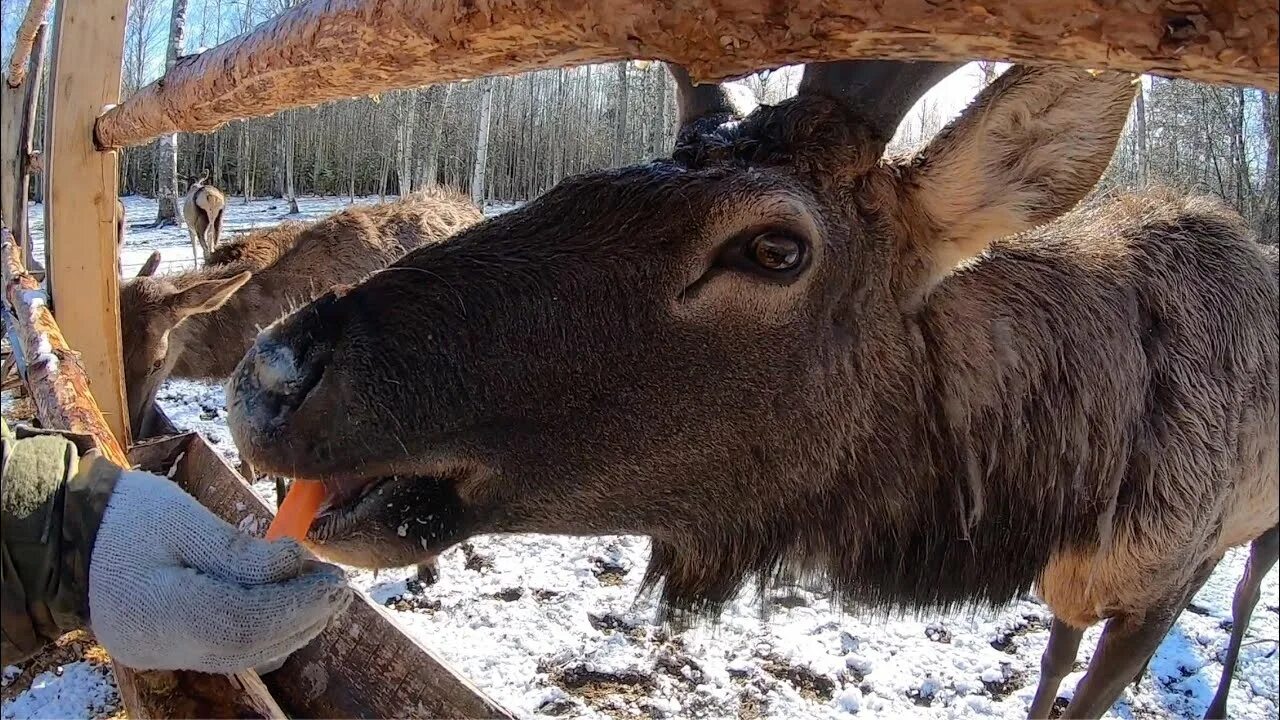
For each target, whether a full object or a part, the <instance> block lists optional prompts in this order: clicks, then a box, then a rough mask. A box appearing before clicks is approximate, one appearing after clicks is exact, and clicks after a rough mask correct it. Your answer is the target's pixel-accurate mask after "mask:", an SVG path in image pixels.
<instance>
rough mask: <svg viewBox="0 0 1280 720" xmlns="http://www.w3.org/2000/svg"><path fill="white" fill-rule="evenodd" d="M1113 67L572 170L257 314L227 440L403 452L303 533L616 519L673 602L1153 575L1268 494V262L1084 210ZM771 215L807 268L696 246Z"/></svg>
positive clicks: (1180, 568) (1184, 573) (1219, 212)
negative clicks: (338, 514)
mask: <svg viewBox="0 0 1280 720" xmlns="http://www.w3.org/2000/svg"><path fill="white" fill-rule="evenodd" d="M1132 82H1133V80H1132V78H1131V77H1126V76H1122V75H1118V74H1112V73H1101V74H1091V73H1088V72H1085V71H1080V70H1072V69H1064V68H1036V69H1029V68H1015V69H1013V70H1011V71H1009V73H1007V74H1006V75H1005V76H1003V77H1002V78H1001V79H999V80H998V81H996V82H995V83H994V84H993V85H992V86H991V87H989V88H988V89H986V90H985V91H984V92H983V93H982V94H981V95H980V96H979V98H978V99H977V100H976V101H975V102H974V104H973V105H972V106H971V107H970V109H969V110H967V111H966V112H965V114H964V115H963V116H962V117H961V118H959V119H958V120H957V121H956V122H955V123H953V124H952V125H951V126H950V127H949V128H947V129H945V130H944V131H942V132H941V133H940V134H939V136H938V137H937V138H936V139H935V140H934V141H933V143H932V144H930V145H929V146H928V147H926V148H925V149H924V150H922V151H921V152H920V153H919V154H917V155H915V156H912V157H908V158H902V159H890V160H885V159H882V158H881V151H882V149H883V147H882V145H881V144H877V143H875V142H873V141H872V140H871V139H870V134H869V133H867V132H865V131H864V128H863V127H862V126H861V125H860V124H859V117H858V116H857V115H856V114H855V113H852V112H850V111H849V110H847V109H846V108H845V107H844V106H841V105H839V104H838V103H836V102H834V101H833V100H832V99H831V98H829V97H825V96H822V95H819V94H811V95H807V96H800V97H796V98H793V99H791V100H787V101H785V102H783V103H780V104H779V105H777V106H772V107H761V108H759V109H757V110H756V111H755V112H754V113H752V114H751V115H750V116H748V117H746V118H743V119H742V120H741V121H739V122H726V123H719V122H717V123H708V124H706V125H705V126H702V127H699V128H697V129H696V131H692V132H685V133H682V134H681V145H680V146H679V147H677V148H676V151H675V153H674V156H673V158H671V159H662V160H658V161H655V162H652V163H649V164H646V165H640V166H634V167H629V168H623V169H619V170H612V171H607V172H601V173H594V174H590V175H584V176H580V177H576V178H571V179H569V180H566V181H565V182H563V183H561V184H560V185H559V186H557V187H556V188H555V189H553V190H551V191H550V192H548V193H547V194H546V195H544V196H543V197H541V198H539V199H537V200H536V201H534V202H531V203H529V204H528V205H526V206H524V207H522V208H520V209H517V210H515V211H512V212H510V213H507V214H505V215H503V216H500V217H498V218H494V219H492V220H489V221H487V222H485V223H482V224H480V225H477V226H475V227H473V228H471V229H469V230H467V231H464V232H462V233H460V234H458V235H456V236H454V237H453V238H451V239H449V240H448V241H446V242H443V243H440V244H436V245H432V246H428V247H424V248H421V249H419V250H417V251H415V252H413V253H410V254H409V255H408V256H406V257H405V258H404V259H402V260H401V261H399V262H397V263H395V264H394V265H393V266H391V267H390V268H388V270H387V271H384V272H381V273H378V274H376V275H374V276H372V277H371V278H369V279H368V280H367V281H365V282H363V283H361V284H359V285H357V286H355V287H353V288H348V289H343V290H342V291H340V292H336V293H332V294H327V295H325V296H324V297H322V298H320V299H318V300H317V301H315V302H314V303H312V304H310V305H308V306H306V307H304V308H302V309H300V310H299V311H298V312H296V313H294V314H293V315H291V316H290V317H288V318H286V319H285V320H283V321H281V322H280V323H277V324H276V325H274V326H272V327H271V328H269V329H268V330H267V331H265V332H264V333H263V335H262V336H261V337H260V338H259V339H258V341H257V344H256V346H255V348H254V349H253V350H250V352H249V353H248V354H247V355H246V357H245V358H244V360H243V361H242V363H241V365H240V367H239V369H238V370H237V372H236V374H235V376H234V378H233V380H232V383H231V386H230V387H231V395H230V396H229V400H230V416H231V417H230V420H231V428H232V432H233V434H234V435H235V437H236V440H237V445H238V446H239V447H240V448H241V449H242V451H243V452H245V453H246V454H247V455H248V456H249V457H251V458H252V459H253V461H254V462H255V463H258V464H260V465H262V466H264V467H266V468H268V469H279V470H281V471H289V470H293V471H296V472H298V473H300V474H302V475H305V476H307V477H312V478H319V479H328V480H330V481H332V482H333V483H335V484H339V485H340V484H342V483H344V482H357V481H360V480H363V479H367V478H372V477H375V476H388V477H393V478H394V479H392V480H389V481H388V482H387V484H385V485H383V486H381V487H382V490H383V492H384V494H382V495H379V496H378V497H377V498H376V499H370V500H368V501H366V502H362V503H360V504H358V505H357V506H356V508H355V510H353V512H356V513H358V517H359V522H357V523H351V524H350V526H349V527H347V528H345V533H333V534H331V535H328V536H326V537H325V538H323V542H321V544H320V549H321V550H322V551H323V552H326V553H329V554H331V555H332V556H334V557H337V558H341V559H343V560H345V561H348V562H356V563H359V564H364V565H371V566H378V565H389V564H406V563H408V562H413V561H414V560H415V559H416V558H417V557H419V556H426V555H429V554H431V553H434V552H438V551H439V550H440V549H441V548H442V547H445V546H448V545H449V544H451V543H454V542H457V541H460V540H462V539H465V538H466V537H467V536H470V535H473V534H476V533H491V532H546V533H568V534H606V533H610V534H611V533H636V534H644V535H648V536H650V537H651V538H652V540H653V554H652V559H651V564H650V567H649V571H648V581H649V583H650V584H651V585H652V586H655V587H657V588H659V590H660V593H661V595H662V598H663V600H664V601H665V602H666V603H667V605H668V606H669V607H670V608H672V609H674V610H677V611H686V610H694V611H704V612H714V611H715V610H716V609H718V608H719V606H720V605H721V604H723V603H724V602H726V601H727V600H729V599H730V598H732V597H733V596H734V595H735V593H737V592H738V591H739V589H740V588H741V587H742V586H743V584H744V583H745V582H747V581H749V580H759V581H760V582H762V583H767V582H769V581H770V579H772V578H773V577H774V576H776V575H777V574H778V573H780V572H785V573H787V574H788V575H790V576H796V575H799V576H808V577H811V578H823V579H825V580H826V581H828V582H830V584H831V585H832V586H833V587H834V589H835V590H836V591H837V592H838V593H839V596H840V597H842V598H844V599H845V600H847V601H850V602H853V603H857V604H860V605H865V606H870V607H875V608H881V609H890V608H908V609H922V608H930V609H944V610H945V609H952V608H954V607H957V606H962V605H968V604H980V605H992V606H998V605H1002V604H1005V603H1008V602H1010V601H1011V600H1013V599H1014V598H1016V597H1017V596H1018V595H1019V594H1020V593H1023V592H1026V591H1028V590H1029V589H1031V588H1032V586H1033V585H1034V584H1036V583H1037V582H1039V583H1040V584H1041V586H1042V589H1043V592H1044V595H1045V597H1046V599H1047V600H1048V602H1049V604H1050V605H1051V606H1052V609H1053V611H1054V613H1055V615H1057V616H1058V617H1060V618H1062V619H1064V621H1066V622H1069V623H1071V624H1074V625H1087V624H1090V623H1092V622H1095V621H1097V620H1098V619H1099V618H1102V617H1115V616H1131V617H1141V616H1142V614H1143V613H1145V612H1147V611H1148V610H1152V609H1154V608H1168V607H1170V606H1171V605H1172V604H1176V603H1177V602H1180V601H1181V598H1182V597H1183V593H1184V591H1185V590H1186V589H1187V585H1188V582H1190V578H1191V576H1192V574H1193V573H1194V572H1195V571H1196V570H1197V569H1198V568H1199V567H1200V566H1201V565H1203V564H1204V563H1206V562H1212V561H1214V560H1216V558H1217V557H1219V556H1220V555H1221V553H1222V552H1223V550H1224V549H1225V548H1226V547H1228V546H1230V545H1233V544H1239V543H1243V542H1247V541H1248V540H1249V539H1250V538H1252V537H1256V536H1257V535H1258V534H1260V533H1261V532H1263V531H1264V530H1265V529H1266V528H1268V527H1271V526H1274V525H1275V524H1276V521H1277V512H1278V511H1277V505H1278V503H1280V498H1278V497H1277V433H1278V431H1280V427H1278V425H1277V377H1278V371H1277V357H1278V345H1280V329H1278V326H1280V322H1278V316H1277V313H1278V312H1280V311H1278V310H1277V305H1280V294H1278V293H1280V291H1278V289H1277V259H1276V255H1275V253H1274V251H1271V250H1266V249H1264V248H1263V247H1262V246H1260V245H1258V244H1257V243H1256V242H1255V241H1254V240H1253V238H1251V237H1250V236H1249V234H1248V232H1247V230H1246V228H1245V226H1244V225H1243V223H1242V222H1241V221H1240V219H1239V218H1238V217H1237V216H1236V215H1235V214H1233V213H1232V212H1231V211H1230V210H1228V209H1226V208H1224V207H1222V206H1220V205H1218V204H1216V203H1214V202H1212V201H1209V200H1205V199H1202V198H1185V197H1178V196H1174V195H1168V194H1164V193H1160V192H1150V193H1144V194H1138V195H1132V196H1125V197H1119V198H1112V199H1107V200H1105V201H1101V202H1098V203H1091V204H1089V205H1088V206H1086V207H1080V208H1076V207H1075V206H1076V205H1077V204H1078V203H1079V202H1080V200H1081V199H1082V198H1084V197H1085V196H1086V194H1087V193H1088V192H1089V191H1090V190H1091V189H1092V187H1093V186H1094V184H1095V182H1096V181H1097V179H1098V178H1099V177H1100V175H1101V174H1102V172H1103V170H1104V169H1105V167H1106V165H1107V163H1108V161H1109V158H1110V156H1111V153H1112V151H1113V149H1114V147H1115V143H1116V141H1117V138H1118V137H1119V135H1120V133H1121V130H1122V128H1123V126H1124V123H1125V119H1126V116H1127V112H1128V108H1129V105H1130V102H1131V99H1132V96H1133V85H1132ZM1073 208H1074V209H1073ZM759 228H782V229H783V230H784V231H785V232H788V233H791V234H793V235H797V236H800V237H803V238H804V239H805V240H806V241H807V242H808V243H809V248H810V249H809V257H808V261H807V265H806V266H805V268H804V270H803V272H800V273H798V274H797V275H795V276H794V278H789V279H785V280H783V279H771V278H769V277H765V276H761V275H759V274H753V273H751V272H749V271H740V270H734V269H726V268H724V267H720V266H718V265H717V262H716V261H717V258H720V257H723V256H724V253H725V252H728V251H731V250H732V248H733V243H734V242H735V238H739V237H741V236H742V235H743V233H746V234H747V235H750V234H751V233H753V232H757V231H758V229H759ZM285 350H287V352H285ZM280 358H286V361H278V360H279V359H280ZM268 363H274V364H271V365H270V367H269V368H268V367H266V366H265V365H264V364H268ZM290 364H292V366H291V365H290ZM266 370H269V372H267V371H266ZM282 378H283V379H282ZM353 517H355V516H353ZM442 518H443V519H442Z"/></svg>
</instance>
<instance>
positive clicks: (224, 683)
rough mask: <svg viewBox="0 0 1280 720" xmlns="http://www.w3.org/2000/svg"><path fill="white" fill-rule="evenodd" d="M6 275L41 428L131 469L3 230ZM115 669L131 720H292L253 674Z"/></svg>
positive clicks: (0, 249) (0, 246) (16, 349)
mask: <svg viewBox="0 0 1280 720" xmlns="http://www.w3.org/2000/svg"><path fill="white" fill-rule="evenodd" d="M0 267H2V268H3V278H4V315H5V324H6V325H9V324H12V330H13V334H14V336H15V337H16V338H17V340H18V342H17V343H16V344H15V345H14V346H13V348H12V351H13V353H14V356H15V357H16V358H17V359H18V362H19V363H20V364H21V365H22V366H23V367H25V369H26V372H25V375H26V382H27V387H28V388H29V389H30V391H31V398H32V399H33V400H34V401H35V405H36V414H37V416H38V417H39V418H40V422H41V424H43V425H44V427H47V428H53V429H57V430H70V431H72V432H76V433H80V434H82V435H88V436H89V437H91V438H93V441H94V444H95V445H96V446H97V448H98V451H99V452H101V453H102V455H103V457H105V458H106V459H108V460H110V461H111V462H113V463H115V464H117V465H119V466H121V467H130V465H131V463H130V462H129V458H128V455H126V454H125V451H124V448H123V447H122V446H121V445H120V443H119V442H117V440H116V438H115V437H114V436H113V435H112V432H111V429H110V428H109V427H107V419H106V418H104V417H103V415H102V412H101V411H100V410H99V409H98V405H97V403H95V402H94V397H93V393H92V392H91V391H90V389H89V381H88V378H87V377H86V373H85V370H84V366H83V364H82V363H81V356H80V354H79V353H77V352H75V351H74V350H72V349H71V348H70V347H68V346H67V341H66V339H65V338H64V337H63V334H62V332H61V331H60V330H59V328H58V323H57V322H56V321H55V320H54V318H53V315H52V314H51V313H50V312H49V307H48V304H47V303H46V298H45V294H44V292H43V291H42V290H41V289H40V284H39V283H38V282H37V281H36V280H35V278H33V277H31V275H30V273H28V272H27V270H26V268H25V267H23V265H22V259H21V251H20V250H19V248H18V244H17V242H16V241H15V240H14V237H13V234H12V233H11V232H9V229H8V228H0ZM112 669H113V670H114V671H115V675H116V684H117V686H118V687H119V688H120V699H121V700H122V701H123V703H124V706H125V709H126V710H127V711H128V716H129V717H130V718H168V717H209V718H215V717H216V718H271V719H272V720H275V719H277V718H278V719H280V720H283V718H284V717H285V714H284V712H283V711H282V710H281V709H280V706H279V705H277V704H276V701H275V700H274V699H273V698H272V697H271V693H270V692H269V691H268V690H267V688H266V686H265V685H263V684H262V680H261V679H260V678H259V677H258V674H257V673H255V672H253V671H252V670H246V671H244V672H239V673H236V674H234V675H211V674H208V673H198V672H168V671H157V672H139V671H137V670H133V669H131V668H128V667H125V666H124V665H121V664H120V663H116V662H113V663H112Z"/></svg>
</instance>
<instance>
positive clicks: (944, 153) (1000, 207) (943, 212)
mask: <svg viewBox="0 0 1280 720" xmlns="http://www.w3.org/2000/svg"><path fill="white" fill-rule="evenodd" d="M1135 85H1136V79H1135V78H1134V76H1132V75H1128V74H1125V73H1115V72H1102V73H1097V72H1092V71H1089V70H1081V69H1076V68H1066V67H1038V68H1028V67H1021V66H1019V67H1014V68H1011V69H1010V70H1009V71H1007V72H1006V73H1005V74H1004V75H1002V76H1001V77H1000V78H998V79H997V80H996V81H995V82H994V83H992V84H991V85H989V86H988V87H987V88H986V89H985V90H983V91H982V93H981V94H979V95H978V98H977V99H976V100H974V102H973V103H972V104H971V105H970V106H969V107H968V109H966V110H965V111H964V113H963V114H961V116H960V117H959V118H957V119H956V120H955V121H954V122H952V123H951V124H950V125H949V126H947V127H946V128H945V129H943V130H942V131H941V132H939V133H938V135H937V137H936V138H934V140H933V141H932V142H931V143H930V144H929V145H928V147H926V148H925V149H924V150H923V151H922V152H921V153H920V154H919V155H917V156H916V157H915V158H914V159H913V160H911V161H910V166H909V168H908V169H907V173H906V177H907V178H908V187H909V188H911V189H910V190H908V191H907V192H908V193H909V198H908V200H909V201H908V207H909V208H910V209H911V211H913V212H915V213H918V214H919V215H922V216H923V217H924V218H926V219H927V221H928V225H927V226H925V227H927V229H924V228H922V229H921V230H920V231H918V232H917V233H915V235H916V237H914V238H913V241H914V242H916V243H918V244H919V245H920V246H919V247H917V248H913V250H917V251H918V252H919V255H920V257H919V260H921V261H922V262H923V264H924V266H925V267H926V268H927V270H926V276H927V278H926V283H927V282H928V280H930V279H932V280H936V279H937V278H940V277H942V276H943V275H945V274H946V273H948V272H950V271H951V270H952V268H954V267H955V266H956V265H957V264H959V263H961V262H963V261H964V260H966V259H968V258H971V257H973V256H975V255H977V254H979V253H981V252H982V251H983V250H985V249H986V247H987V245H988V244H990V243H991V242H992V241H993V240H996V239H998V238H1001V237H1004V236H1006V235H1011V234H1013V233H1017V232H1021V231H1022V230H1026V229H1028V228H1031V227H1034V226H1036V225H1039V224H1041V223H1044V222H1048V221H1049V220H1053V219H1054V218H1057V217H1058V216H1060V215H1062V214H1063V213H1065V212H1066V211H1068V210H1070V209H1071V208H1072V207H1074V206H1075V204H1076V203H1078V202H1080V200H1081V199H1082V198H1084V196H1085V195H1086V194H1088V192H1089V191H1090V190H1091V189H1093V186H1094V185H1095V184H1096V183H1097V182H1098V179H1099V178H1100V177H1101V176H1102V173H1103V171H1104V170H1106V168H1107V165H1108V164H1109V163H1110V161H1111V155H1112V153H1113V152H1114V151H1115V147H1116V143H1117V141H1118V140H1119V139H1120V133H1121V132H1122V131H1123V129H1124V124H1125V119H1126V118H1127V117H1128V115H1129V105H1130V104H1131V103H1132V102H1133V96H1134V88H1135Z"/></svg>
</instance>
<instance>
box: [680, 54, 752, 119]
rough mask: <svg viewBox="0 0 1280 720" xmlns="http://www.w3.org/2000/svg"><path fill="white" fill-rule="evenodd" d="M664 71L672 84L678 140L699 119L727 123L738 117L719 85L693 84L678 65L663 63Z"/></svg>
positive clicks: (736, 111)
mask: <svg viewBox="0 0 1280 720" xmlns="http://www.w3.org/2000/svg"><path fill="white" fill-rule="evenodd" d="M667 72H670V73H671V78H672V79H673V80H675V83H676V117H677V123H678V128H677V130H676V135H677V137H679V136H680V135H682V134H684V132H685V131H686V130H688V129H690V128H692V127H694V126H695V125H696V124H698V121H700V120H703V119H708V120H712V121H713V122H714V123H715V124H717V125H718V124H720V123H722V122H727V121H729V120H732V119H734V118H736V117H739V116H740V115H741V112H740V111H739V110H738V108H736V107H735V106H734V103H733V98H732V97H731V96H730V95H729V91H728V90H727V89H725V87H724V86H723V85H721V84H719V83H704V84H698V85H695V84H694V82H693V79H692V78H690V77H689V71H687V70H685V69H684V68H683V67H681V66H679V65H673V64H671V63H667Z"/></svg>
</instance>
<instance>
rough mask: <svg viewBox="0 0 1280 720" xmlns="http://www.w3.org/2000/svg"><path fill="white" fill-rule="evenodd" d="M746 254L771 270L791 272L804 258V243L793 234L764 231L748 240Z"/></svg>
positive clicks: (762, 266)
mask: <svg viewBox="0 0 1280 720" xmlns="http://www.w3.org/2000/svg"><path fill="white" fill-rule="evenodd" d="M746 256H747V258H748V259H749V260H751V262H753V263H755V264H756V265H757V266H759V267H760V268H762V269H764V270H768V271H769V272H775V273H782V272H789V271H791V270H795V269H796V268H797V267H799V266H800V262H801V261H802V260H804V243H803V242H801V241H800V239H799V238H797V237H795V236H793V235H787V234H784V233H779V232H763V233H760V234H759V235H756V236H755V237H753V238H751V240H749V241H748V242H747V247H746Z"/></svg>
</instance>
